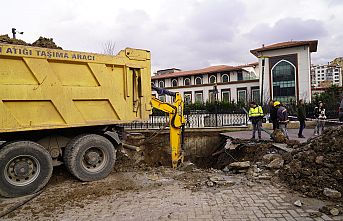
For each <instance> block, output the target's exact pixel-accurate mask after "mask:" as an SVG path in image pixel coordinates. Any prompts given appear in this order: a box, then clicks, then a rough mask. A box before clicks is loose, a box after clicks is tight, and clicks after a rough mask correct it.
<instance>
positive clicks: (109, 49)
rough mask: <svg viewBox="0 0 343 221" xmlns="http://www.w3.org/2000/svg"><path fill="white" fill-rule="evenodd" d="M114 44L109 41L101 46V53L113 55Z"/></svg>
mask: <svg viewBox="0 0 343 221" xmlns="http://www.w3.org/2000/svg"><path fill="white" fill-rule="evenodd" d="M115 49H116V43H115V42H113V41H111V40H109V41H107V42H105V43H104V44H103V53H104V54H108V55H115V54H116V52H115Z"/></svg>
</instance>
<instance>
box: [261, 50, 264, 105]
mask: <svg viewBox="0 0 343 221" xmlns="http://www.w3.org/2000/svg"><path fill="white" fill-rule="evenodd" d="M264 65H265V58H264V57H262V73H261V90H260V93H261V98H260V102H261V105H263V84H264Z"/></svg>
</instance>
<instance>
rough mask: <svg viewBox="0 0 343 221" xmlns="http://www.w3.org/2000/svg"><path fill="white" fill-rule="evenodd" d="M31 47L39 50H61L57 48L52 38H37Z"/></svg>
mask: <svg viewBox="0 0 343 221" xmlns="http://www.w3.org/2000/svg"><path fill="white" fill-rule="evenodd" d="M32 46H34V47H40V48H51V49H61V50H62V48H61V47H59V46H57V45H56V43H55V42H54V40H53V39H52V38H44V37H39V39H38V40H37V41H35V42H33V43H32Z"/></svg>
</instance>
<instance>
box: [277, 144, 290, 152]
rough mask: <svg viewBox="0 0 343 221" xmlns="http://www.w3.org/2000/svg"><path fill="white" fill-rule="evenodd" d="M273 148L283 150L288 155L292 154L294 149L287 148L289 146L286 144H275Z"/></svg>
mask: <svg viewBox="0 0 343 221" xmlns="http://www.w3.org/2000/svg"><path fill="white" fill-rule="evenodd" d="M273 146H274V147H276V148H278V149H280V150H283V151H286V152H288V153H290V152H292V151H293V149H292V148H289V147H287V146H288V145H287V144H285V143H273Z"/></svg>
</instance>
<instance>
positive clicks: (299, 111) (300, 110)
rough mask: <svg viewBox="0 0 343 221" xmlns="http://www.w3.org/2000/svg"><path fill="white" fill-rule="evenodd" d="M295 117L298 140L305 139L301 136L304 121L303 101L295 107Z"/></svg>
mask: <svg viewBox="0 0 343 221" xmlns="http://www.w3.org/2000/svg"><path fill="white" fill-rule="evenodd" d="M297 115H298V121H299V124H300V126H299V133H298V137H299V138H305V137H304V135H303V130H304V128H305V121H306V109H305V105H304V101H303V99H300V100H299V102H298V106H297Z"/></svg>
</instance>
